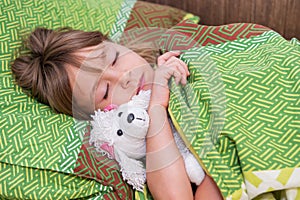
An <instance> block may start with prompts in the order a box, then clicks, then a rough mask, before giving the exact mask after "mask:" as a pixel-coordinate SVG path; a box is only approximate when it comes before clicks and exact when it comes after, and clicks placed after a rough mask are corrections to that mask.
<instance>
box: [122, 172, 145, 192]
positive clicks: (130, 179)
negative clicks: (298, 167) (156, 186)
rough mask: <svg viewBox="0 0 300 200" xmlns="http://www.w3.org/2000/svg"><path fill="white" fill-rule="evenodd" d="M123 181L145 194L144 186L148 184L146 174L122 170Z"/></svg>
mask: <svg viewBox="0 0 300 200" xmlns="http://www.w3.org/2000/svg"><path fill="white" fill-rule="evenodd" d="M121 172H122V176H123V179H124V180H126V181H127V183H128V184H129V185H132V187H133V189H136V190H138V191H141V192H143V189H144V184H145V182H146V173H144V172H142V173H141V172H133V171H126V170H124V169H121Z"/></svg>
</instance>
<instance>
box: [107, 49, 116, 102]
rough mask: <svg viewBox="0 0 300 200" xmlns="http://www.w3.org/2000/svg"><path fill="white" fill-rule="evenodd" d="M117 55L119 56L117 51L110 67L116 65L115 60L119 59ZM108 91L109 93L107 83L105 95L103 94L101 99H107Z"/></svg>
mask: <svg viewBox="0 0 300 200" xmlns="http://www.w3.org/2000/svg"><path fill="white" fill-rule="evenodd" d="M119 54H120V53H119V52H118V51H117V52H116V57H115V59H114V60H113V62H112V65H115V64H116V62H117V59H118V57H119ZM108 91H109V84H108V83H107V85H106V91H105V94H104V96H103V99H107V97H108Z"/></svg>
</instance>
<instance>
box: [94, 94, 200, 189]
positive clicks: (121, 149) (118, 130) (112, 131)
mask: <svg viewBox="0 0 300 200" xmlns="http://www.w3.org/2000/svg"><path fill="white" fill-rule="evenodd" d="M150 93H151V92H150V90H147V91H143V90H142V91H140V92H139V94H138V95H136V96H134V97H133V98H132V100H131V101H130V102H128V103H126V104H122V105H120V106H119V107H116V106H112V107H110V108H109V109H108V110H105V111H101V110H98V111H96V112H95V115H93V116H92V118H93V120H92V121H91V124H92V130H91V136H90V143H91V144H92V145H94V146H95V147H96V149H97V150H98V151H100V152H102V153H103V154H105V155H107V156H108V157H109V158H111V159H115V160H116V161H117V162H118V164H119V165H120V168H121V173H122V176H123V179H124V180H126V181H127V182H128V183H129V184H130V185H132V186H133V188H134V189H137V190H139V191H143V187H144V183H145V182H146V170H145V166H144V163H143V162H142V159H143V158H144V157H145V155H146V141H145V140H146V134H147V131H148V127H149V116H148V113H147V108H148V104H149V100H150ZM173 128H174V127H173ZM173 133H174V139H175V141H176V144H177V146H178V149H179V150H180V153H181V154H182V156H183V159H184V162H185V166H186V171H187V174H188V176H189V178H190V180H191V182H194V183H196V184H197V185H199V184H200V183H201V182H202V180H203V178H204V176H205V174H204V172H203V169H202V168H201V166H200V165H199V163H198V161H197V160H196V159H195V157H194V156H193V155H192V154H191V153H190V151H189V149H188V148H187V147H186V146H185V143H184V142H183V141H182V139H181V138H180V136H179V135H178V133H177V132H176V131H175V129H173Z"/></svg>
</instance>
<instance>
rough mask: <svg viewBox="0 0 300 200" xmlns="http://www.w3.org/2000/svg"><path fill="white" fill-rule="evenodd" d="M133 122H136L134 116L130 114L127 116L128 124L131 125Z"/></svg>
mask: <svg viewBox="0 0 300 200" xmlns="http://www.w3.org/2000/svg"><path fill="white" fill-rule="evenodd" d="M133 120H134V114H132V113H130V114H129V115H128V116H127V122H128V123H131V122H132V121H133Z"/></svg>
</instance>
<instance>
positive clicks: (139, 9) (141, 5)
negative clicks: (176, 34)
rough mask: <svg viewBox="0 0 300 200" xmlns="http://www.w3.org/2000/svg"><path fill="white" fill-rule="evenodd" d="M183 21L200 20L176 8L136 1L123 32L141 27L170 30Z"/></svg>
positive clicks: (196, 21)
mask: <svg viewBox="0 0 300 200" xmlns="http://www.w3.org/2000/svg"><path fill="white" fill-rule="evenodd" d="M183 19H193V21H194V23H198V22H199V20H200V18H199V17H198V16H195V15H193V14H191V13H188V12H186V11H184V10H181V9H178V8H174V7H170V6H167V5H160V4H155V3H149V2H144V1H137V2H136V3H135V5H134V7H133V10H132V12H131V14H130V16H129V19H128V22H127V25H126V27H125V31H127V30H129V29H133V28H143V27H159V28H171V27H172V26H174V25H176V24H177V23H178V22H180V21H181V20H183Z"/></svg>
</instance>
